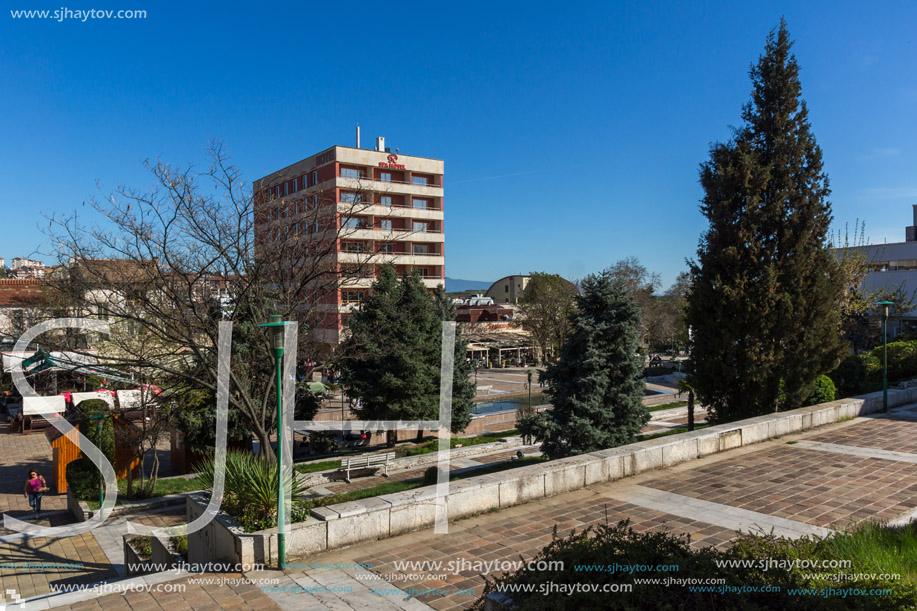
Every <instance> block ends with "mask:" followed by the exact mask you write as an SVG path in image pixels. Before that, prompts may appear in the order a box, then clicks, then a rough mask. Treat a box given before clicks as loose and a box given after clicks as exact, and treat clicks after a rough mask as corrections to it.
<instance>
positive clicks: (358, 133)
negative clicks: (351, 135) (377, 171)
mask: <svg viewBox="0 0 917 611" xmlns="http://www.w3.org/2000/svg"><path fill="white" fill-rule="evenodd" d="M357 148H360V124H359V123H357Z"/></svg>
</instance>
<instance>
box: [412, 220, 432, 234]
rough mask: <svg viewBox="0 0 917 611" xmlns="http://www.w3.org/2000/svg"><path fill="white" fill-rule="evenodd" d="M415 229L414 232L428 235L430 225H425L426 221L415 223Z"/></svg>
mask: <svg viewBox="0 0 917 611" xmlns="http://www.w3.org/2000/svg"><path fill="white" fill-rule="evenodd" d="M413 227H414V231H417V232H419V233H427V230H428V229H429V223H425V222H424V221H414V225H413Z"/></svg>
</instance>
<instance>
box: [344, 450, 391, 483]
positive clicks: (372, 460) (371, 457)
mask: <svg viewBox="0 0 917 611" xmlns="http://www.w3.org/2000/svg"><path fill="white" fill-rule="evenodd" d="M394 458H395V453H394V452H386V453H385V454H365V455H363V456H353V457H348V458H342V459H341V471H344V472H345V475H344V481H345V482H347V483H348V484H349V483H350V470H351V469H365V468H368V467H382V469H383V472H382V475H384V476H385V477H388V463H389V461H391V460H392V459H394Z"/></svg>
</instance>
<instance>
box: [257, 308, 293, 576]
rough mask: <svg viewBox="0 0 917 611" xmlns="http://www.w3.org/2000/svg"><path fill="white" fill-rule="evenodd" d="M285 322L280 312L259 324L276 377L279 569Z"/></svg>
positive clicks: (280, 559) (281, 559)
mask: <svg viewBox="0 0 917 611" xmlns="http://www.w3.org/2000/svg"><path fill="white" fill-rule="evenodd" d="M286 324H287V323H285V322H283V321H282V320H280V314H272V315H271V322H269V323H266V324H263V325H259V326H260V327H271V352H272V353H273V355H274V371H275V374H274V375H275V377H276V378H277V475H278V482H279V484H278V487H277V563H278V564H279V565H280V568H281V570H282V569H283V568H284V566H285V565H286V542H285V541H284V538H285V537H284V533H283V523H284V511H283V509H284V507H283V414H282V413H281V406H282V400H283V374H282V372H281V361H282V359H283V327H284V325H286Z"/></svg>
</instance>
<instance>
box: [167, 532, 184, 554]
mask: <svg viewBox="0 0 917 611" xmlns="http://www.w3.org/2000/svg"><path fill="white" fill-rule="evenodd" d="M169 540H170V541H171V542H172V547H174V548H175V553H176V554H178V555H179V556H184V557H185V558H187V557H188V535H182V536H180V537H170V538H169Z"/></svg>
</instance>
